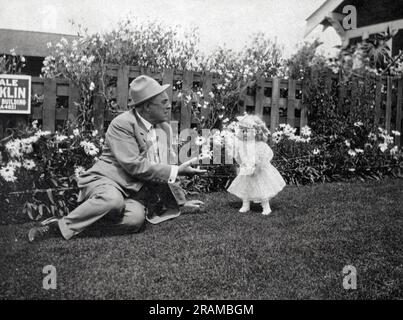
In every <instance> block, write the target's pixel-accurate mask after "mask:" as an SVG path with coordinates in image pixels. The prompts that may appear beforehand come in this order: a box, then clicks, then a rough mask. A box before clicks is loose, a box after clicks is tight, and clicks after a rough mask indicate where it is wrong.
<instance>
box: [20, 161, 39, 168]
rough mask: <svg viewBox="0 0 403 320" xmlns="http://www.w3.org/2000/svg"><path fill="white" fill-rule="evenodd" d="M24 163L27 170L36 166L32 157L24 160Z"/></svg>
mask: <svg viewBox="0 0 403 320" xmlns="http://www.w3.org/2000/svg"><path fill="white" fill-rule="evenodd" d="M22 165H23V167H24V168H25V169H27V170H32V169H33V168H35V167H36V164H35V162H34V160H31V159H25V160H24V162H23V163H22Z"/></svg>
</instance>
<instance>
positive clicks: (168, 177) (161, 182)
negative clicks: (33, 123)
mask: <svg viewBox="0 0 403 320" xmlns="http://www.w3.org/2000/svg"><path fill="white" fill-rule="evenodd" d="M168 87H169V85H163V86H161V85H160V84H159V83H158V82H157V81H155V80H154V79H152V78H150V77H148V76H145V75H142V76H139V77H137V78H136V79H134V80H133V82H132V83H131V84H130V95H131V98H132V103H133V104H134V106H135V107H134V108H133V109H131V110H129V111H126V112H124V113H122V114H121V115H119V116H117V117H116V118H115V119H113V121H112V122H111V124H110V125H109V128H108V130H107V132H106V135H105V143H104V146H103V150H102V155H101V156H100V158H99V160H98V161H97V162H96V163H95V165H94V166H93V167H92V168H90V169H89V170H87V171H86V172H85V173H84V174H83V175H81V176H80V178H79V179H78V181H77V182H78V186H79V187H80V194H79V202H82V203H81V204H80V205H79V206H78V207H77V208H76V209H75V210H73V211H72V212H70V213H69V214H68V215H67V216H65V217H63V218H61V219H55V218H51V219H48V220H47V221H45V222H43V223H42V224H41V225H40V226H36V227H34V228H32V229H31V230H30V231H29V233H28V240H29V242H34V241H36V240H39V239H43V238H45V237H47V236H49V235H51V234H54V233H55V232H57V233H60V234H61V235H62V236H63V237H64V238H65V239H70V238H72V237H74V236H75V235H77V234H79V233H81V232H82V231H84V230H86V229H87V228H88V227H90V226H92V225H94V224H98V225H100V226H101V227H102V228H105V230H106V229H109V230H113V231H115V232H119V233H121V232H126V233H132V232H137V231H139V230H140V229H141V228H142V226H143V225H144V222H145V220H148V221H149V222H151V223H159V222H162V221H165V220H167V219H171V218H174V217H177V216H178V215H179V214H180V207H182V206H187V207H194V208H198V207H200V205H202V202H201V201H198V200H195V201H186V199H185V196H184V192H183V190H182V189H180V188H179V187H178V186H177V185H176V184H175V181H176V178H177V176H178V175H195V174H200V173H203V172H204V171H203V170H200V169H196V168H193V167H191V161H188V162H186V163H183V164H181V165H179V166H176V165H170V164H169V160H170V156H171V155H172V152H171V148H170V146H171V137H172V134H171V127H170V125H169V124H168V121H169V120H170V109H171V104H170V101H169V97H168V94H167V93H166V92H165V90H166V89H167V88H168ZM158 138H159V139H158Z"/></svg>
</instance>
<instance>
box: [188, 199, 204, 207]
mask: <svg viewBox="0 0 403 320" xmlns="http://www.w3.org/2000/svg"><path fill="white" fill-rule="evenodd" d="M202 205H204V202H203V201H200V200H188V201H187V202H186V203H185V204H184V205H183V207H184V208H190V209H200V207H201V206H202Z"/></svg>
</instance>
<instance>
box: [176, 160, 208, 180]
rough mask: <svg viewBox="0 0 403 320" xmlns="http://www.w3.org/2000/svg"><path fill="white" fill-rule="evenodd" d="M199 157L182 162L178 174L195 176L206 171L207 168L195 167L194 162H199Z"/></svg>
mask: <svg viewBox="0 0 403 320" xmlns="http://www.w3.org/2000/svg"><path fill="white" fill-rule="evenodd" d="M198 161H199V158H193V159H190V160H188V161H186V162H184V163H182V164H181V165H180V166H179V168H178V175H180V176H194V175H196V174H201V173H206V172H207V170H202V169H197V168H193V167H192V164H193V163H194V162H198Z"/></svg>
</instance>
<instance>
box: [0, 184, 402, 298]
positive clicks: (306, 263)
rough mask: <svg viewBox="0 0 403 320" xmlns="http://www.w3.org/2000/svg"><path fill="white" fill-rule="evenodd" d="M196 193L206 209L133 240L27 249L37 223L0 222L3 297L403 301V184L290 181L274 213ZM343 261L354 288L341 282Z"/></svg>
mask: <svg viewBox="0 0 403 320" xmlns="http://www.w3.org/2000/svg"><path fill="white" fill-rule="evenodd" d="M200 198H201V199H202V200H204V201H205V202H206V207H205V212H201V213H188V214H183V215H182V216H180V217H179V218H177V219H175V220H172V221H168V222H166V223H163V224H161V225H147V226H146V229H145V230H144V231H143V232H142V233H139V234H133V235H122V236H108V237H96V236H82V237H78V238H75V239H74V240H71V241H65V240H63V239H61V238H52V239H49V240H46V241H43V242H40V243H38V244H34V245H32V244H31V245H30V244H28V243H27V240H26V239H27V237H26V235H27V231H28V229H29V227H30V226H32V223H25V224H12V225H2V226H0V250H1V251H0V299H246V300H248V299H396V298H397V299H402V298H403V294H402V282H401V280H402V279H403V255H402V243H403V242H402V240H403V239H402V238H403V225H402V213H403V180H401V179H400V180H397V179H390V180H384V181H371V182H357V183H333V184H316V185H312V186H304V187H294V186H287V187H286V189H285V190H284V191H283V192H282V193H281V194H279V195H278V196H277V197H276V198H275V199H274V200H273V202H272V208H273V213H272V214H271V215H270V216H268V217H265V216H262V215H261V214H260V213H259V212H258V211H254V212H251V213H248V214H240V213H238V211H237V209H238V208H239V207H240V202H239V200H237V199H236V198H235V197H233V196H231V195H229V194H228V193H224V192H223V193H212V194H207V195H201V196H200ZM253 209H254V210H258V209H259V207H258V206H254V207H253ZM45 265H53V266H55V267H56V269H57V289H56V290H44V289H43V288H42V279H43V277H44V276H45V275H44V274H43V273H42V269H43V267H44V266H45ZM346 265H353V266H354V267H355V268H356V269H357V284H358V288H357V290H350V291H347V290H344V289H343V285H342V283H343V276H344V275H343V273H342V270H343V267H344V266H346Z"/></svg>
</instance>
